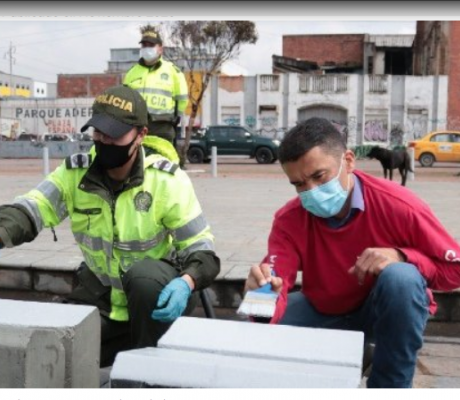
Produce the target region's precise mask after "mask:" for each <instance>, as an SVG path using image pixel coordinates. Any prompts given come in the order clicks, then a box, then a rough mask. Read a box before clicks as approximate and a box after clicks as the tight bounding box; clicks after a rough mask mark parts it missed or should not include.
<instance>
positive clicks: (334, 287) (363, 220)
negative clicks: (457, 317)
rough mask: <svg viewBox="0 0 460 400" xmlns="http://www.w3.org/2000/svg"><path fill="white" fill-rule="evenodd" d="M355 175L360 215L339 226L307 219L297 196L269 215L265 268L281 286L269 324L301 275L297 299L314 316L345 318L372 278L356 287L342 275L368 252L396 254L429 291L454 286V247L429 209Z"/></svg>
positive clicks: (459, 262)
mask: <svg viewBox="0 0 460 400" xmlns="http://www.w3.org/2000/svg"><path fill="white" fill-rule="evenodd" d="M355 174H356V176H357V177H358V178H359V179H360V182H361V186H362V191H363V197H364V204H365V210H364V211H362V212H361V211H359V212H357V213H356V215H355V216H353V217H352V219H351V220H350V221H348V223H346V224H345V225H344V226H342V227H340V228H337V229H334V228H330V227H329V226H328V225H327V222H326V220H325V219H322V218H318V217H315V216H314V215H312V214H310V213H309V212H307V211H306V210H305V209H304V208H303V207H302V204H301V203H300V200H299V198H298V197H296V198H295V199H293V200H291V201H289V202H288V203H287V204H286V205H285V206H284V207H283V208H281V209H280V210H278V211H277V213H276V214H275V219H274V222H273V226H272V230H271V233H270V236H269V241H268V254H267V256H266V257H265V258H264V262H268V263H272V264H273V266H274V270H275V273H276V275H277V276H279V277H281V278H283V282H284V284H283V290H282V293H281V295H280V297H279V299H278V304H277V308H276V312H275V315H274V317H273V318H272V321H271V322H272V323H276V322H278V321H279V320H280V318H281V317H282V316H283V314H284V311H285V309H286V302H287V293H288V291H289V290H291V289H292V288H293V286H294V284H295V280H296V275H297V271H302V292H303V293H304V295H305V296H306V297H307V298H308V299H309V301H310V302H311V303H312V304H313V305H314V306H315V308H316V309H317V310H318V311H319V312H321V313H324V314H345V313H348V312H351V311H354V310H356V309H357V308H358V307H360V306H361V305H362V304H363V303H364V301H365V299H366V298H367V297H368V295H369V293H370V291H371V289H372V287H373V285H374V282H375V277H373V276H366V279H365V281H364V284H363V285H362V286H360V285H358V280H357V279H356V277H355V276H354V275H350V274H349V273H348V272H347V271H348V270H349V269H350V268H351V267H352V266H353V265H354V263H355V261H356V258H357V256H359V255H360V254H361V253H362V252H363V251H364V250H365V249H366V248H368V247H389V248H397V249H399V250H401V251H402V252H403V253H404V254H405V255H406V257H407V262H409V263H411V264H414V265H415V266H416V267H417V268H418V269H419V271H420V273H421V274H422V275H423V277H424V278H425V279H426V281H427V284H428V287H429V288H431V289H436V290H445V291H447V290H453V289H455V288H458V287H460V246H459V244H458V243H457V242H456V241H455V240H454V239H453V238H452V237H451V236H450V235H449V234H448V233H447V232H446V230H445V228H444V227H443V226H442V225H441V223H440V222H439V221H438V219H437V218H436V217H435V216H434V214H433V213H432V211H431V210H430V208H429V206H428V205H427V204H426V203H424V202H423V201H422V200H421V199H419V198H418V197H417V196H415V195H414V194H413V193H412V192H411V191H410V190H408V189H406V188H404V187H402V186H400V185H398V184H396V183H393V182H390V181H388V180H383V179H380V178H375V177H372V176H370V175H368V174H365V173H363V172H360V171H355ZM428 292H429V293H428V294H429V296H430V299H431V302H430V313H432V314H434V313H435V312H436V303H435V302H434V300H433V296H432V294H431V290H428Z"/></svg>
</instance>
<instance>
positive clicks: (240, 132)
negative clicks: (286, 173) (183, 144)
mask: <svg viewBox="0 0 460 400" xmlns="http://www.w3.org/2000/svg"><path fill="white" fill-rule="evenodd" d="M279 144H280V141H279V140H277V139H269V138H265V137H262V136H260V135H258V134H256V133H255V132H253V131H251V130H250V129H249V128H247V127H244V126H239V125H213V126H208V127H206V128H204V129H202V130H201V131H198V133H197V134H196V135H194V136H192V139H191V140H190V146H189V149H188V152H187V158H188V160H189V162H190V163H192V164H195V163H202V162H209V161H210V160H211V151H212V150H211V149H212V147H213V146H215V147H217V154H219V155H246V156H249V157H250V158H255V159H256V161H257V162H258V163H259V164H269V163H274V162H275V161H276V160H277V159H278V146H279Z"/></svg>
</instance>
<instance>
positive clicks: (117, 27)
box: [0, 23, 128, 49]
mask: <svg viewBox="0 0 460 400" xmlns="http://www.w3.org/2000/svg"><path fill="white" fill-rule="evenodd" d="M127 25H128V24H127V23H124V24H123V25H121V26H116V27H113V28H110V29H107V28H105V29H102V30H95V31H89V32H84V33H81V34H78V35H71V36H63V37H53V38H52V39H47V40H42V41H39V42H25V43H20V44H17V45H16V46H17V47H26V46H31V45H36V44H44V43H54V42H57V41H59V40H68V39H73V38H77V37H81V36H87V35H93V34H97V33H104V32H110V31H113V30H115V29H120V28H122V27H125V26H127ZM4 47H5V46H3V48H4ZM1 48H2V47H1V46H0V49H1Z"/></svg>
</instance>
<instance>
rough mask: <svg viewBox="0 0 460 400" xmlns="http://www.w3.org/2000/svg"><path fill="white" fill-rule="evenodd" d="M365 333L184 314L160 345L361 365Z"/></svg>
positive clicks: (223, 352)
mask: <svg viewBox="0 0 460 400" xmlns="http://www.w3.org/2000/svg"><path fill="white" fill-rule="evenodd" d="M363 342H364V334H363V333H362V332H352V331H343V330H334V329H315V328H300V327H296V326H286V325H268V324H256V323H249V322H240V321H223V320H217V319H201V318H193V317H180V318H179V319H177V320H176V322H174V324H173V325H172V326H171V328H170V329H169V331H168V332H167V333H166V334H165V335H164V336H163V337H162V338H161V339H160V341H159V343H158V347H163V348H168V349H187V350H195V351H199V352H206V353H219V354H226V355H234V356H245V357H254V358H264V359H267V358H270V359H274V360H284V361H301V362H310V363H314V364H326V365H343V366H350V367H359V368H361V363H362V356H363Z"/></svg>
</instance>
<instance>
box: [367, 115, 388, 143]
mask: <svg viewBox="0 0 460 400" xmlns="http://www.w3.org/2000/svg"><path fill="white" fill-rule="evenodd" d="M364 141H365V142H382V143H383V142H385V143H386V142H387V141H388V129H387V128H386V122H385V121H382V120H368V121H366V123H365V124H364Z"/></svg>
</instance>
